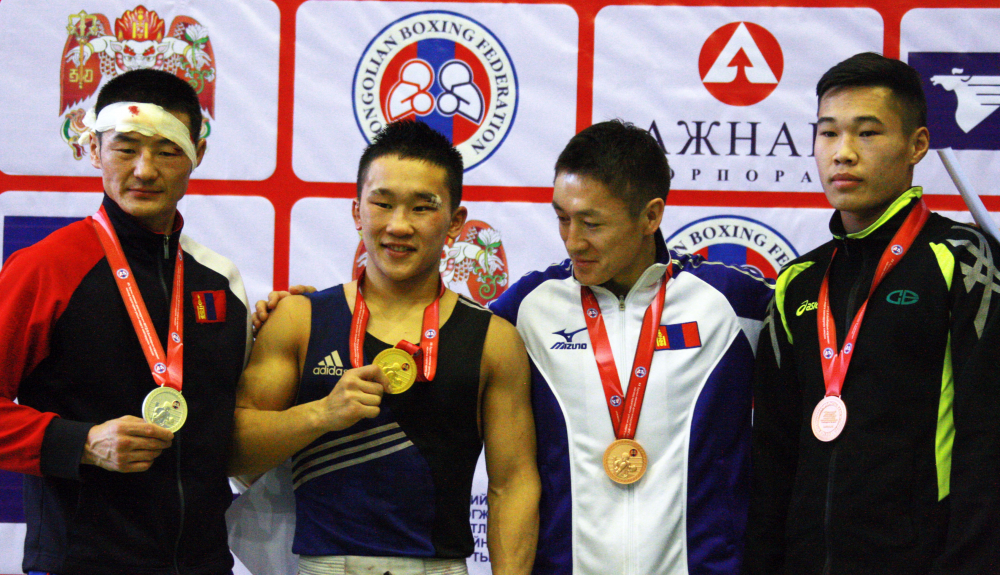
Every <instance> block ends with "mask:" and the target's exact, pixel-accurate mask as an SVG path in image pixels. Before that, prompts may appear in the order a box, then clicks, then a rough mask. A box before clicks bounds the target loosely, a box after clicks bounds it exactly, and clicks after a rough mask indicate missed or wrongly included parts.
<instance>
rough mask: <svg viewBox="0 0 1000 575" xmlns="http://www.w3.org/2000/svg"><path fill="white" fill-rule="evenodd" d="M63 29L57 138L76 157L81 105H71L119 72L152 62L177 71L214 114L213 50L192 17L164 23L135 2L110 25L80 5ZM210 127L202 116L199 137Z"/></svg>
mask: <svg viewBox="0 0 1000 575" xmlns="http://www.w3.org/2000/svg"><path fill="white" fill-rule="evenodd" d="M66 31H67V32H69V35H68V37H67V38H66V45H65V47H64V48H63V52H62V63H61V66H60V70H59V88H60V98H59V114H60V116H61V118H60V125H61V132H62V138H63V140H64V141H65V142H66V144H68V145H69V147H70V148H71V149H72V150H73V157H74V158H76V159H77V160H79V159H81V158H83V156H84V154H85V153H86V150H84V149H83V146H81V145H80V144H79V139H80V134H81V133H82V132H83V131H84V130H85V129H86V128H85V127H84V125H83V116H84V114H85V113H86V110H84V109H83V108H75V109H71V108H73V106H76V105H78V104H80V103H81V102H83V101H84V100H87V99H88V98H90V97H92V96H94V95H95V94H96V93H97V90H98V89H99V88H100V87H101V85H103V84H104V83H105V82H106V81H107V80H110V79H111V78H114V77H115V76H117V75H118V74H121V73H123V72H128V71H130V70H138V69H140V68H155V69H157V70H165V71H167V72H170V73H171V74H175V75H177V77H179V78H181V79H182V80H186V81H187V82H188V83H189V84H191V85H192V86H193V87H194V89H195V91H196V92H197V93H198V99H199V100H200V102H201V107H202V112H203V113H207V115H208V116H209V117H212V118H214V116H215V54H214V52H213V51H212V41H211V40H209V38H208V29H207V28H205V27H204V26H202V25H201V24H199V23H198V21H197V20H194V19H193V18H190V17H188V16H177V17H175V18H174V19H173V21H172V22H171V23H170V27H169V28H168V27H167V26H166V22H165V21H164V20H163V19H162V18H160V16H159V15H158V14H157V13H156V12H154V11H152V10H147V9H146V8H145V7H143V6H136V7H135V8H134V9H132V10H128V11H126V12H125V13H124V14H122V15H121V17H120V18H118V19H117V20H115V25H114V28H112V27H111V24H110V22H109V21H108V18H107V17H106V16H104V15H103V14H88V13H87V12H85V11H83V10H81V11H80V13H79V14H70V15H69V24H68V25H67V26H66ZM88 107H89V106H88ZM210 131H211V127H210V125H209V122H208V118H204V119H203V122H202V126H201V137H206V136H208V134H209V132H210Z"/></svg>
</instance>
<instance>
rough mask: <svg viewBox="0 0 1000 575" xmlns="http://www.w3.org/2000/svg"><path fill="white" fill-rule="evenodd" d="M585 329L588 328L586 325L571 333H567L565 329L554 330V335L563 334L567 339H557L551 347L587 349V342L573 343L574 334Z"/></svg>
mask: <svg viewBox="0 0 1000 575" xmlns="http://www.w3.org/2000/svg"><path fill="white" fill-rule="evenodd" d="M585 329H587V328H586V326H584V327H581V328H580V329H578V330H576V331H571V332H569V333H566V330H564V329H561V330H559V331H554V332H552V335H558V336H562V338H563V339H565V340H566V341H557V342H555V343H554V344H552V347H550V348H549V349H587V344H585V343H573V336H574V335H576V334H578V333H580V332H581V331H583V330H585Z"/></svg>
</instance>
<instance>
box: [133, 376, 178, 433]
mask: <svg viewBox="0 0 1000 575" xmlns="http://www.w3.org/2000/svg"><path fill="white" fill-rule="evenodd" d="M187 414H188V406H187V401H186V400H185V399H184V396H183V395H181V392H179V391H177V390H176V389H174V388H172V387H167V386H166V385H163V386H160V387H157V388H156V389H154V390H153V391H151V392H149V394H148V395H147V396H146V399H144V400H143V402H142V418H143V419H145V420H146V421H147V422H149V423H152V424H153V425H159V426H160V427H163V428H165V429H169V430H170V431H172V432H174V433H176V432H177V431H178V430H180V428H181V427H183V426H184V422H185V421H187Z"/></svg>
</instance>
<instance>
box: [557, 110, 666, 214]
mask: <svg viewBox="0 0 1000 575" xmlns="http://www.w3.org/2000/svg"><path fill="white" fill-rule="evenodd" d="M562 174H574V175H577V176H585V177H588V178H592V179H594V180H596V181H598V182H600V183H601V184H604V185H605V186H606V187H607V188H608V191H610V192H611V193H612V194H614V195H615V196H616V197H617V198H619V199H621V200H622V201H623V202H625V204H626V205H627V206H628V208H629V213H630V214H631V215H632V217H637V216H638V215H639V214H640V213H641V212H642V209H643V208H644V207H645V206H646V204H648V203H649V202H650V200H653V199H656V198H662V199H663V200H664V201H666V200H667V193H668V192H669V191H670V166H669V165H668V163H667V156H666V154H665V152H664V151H663V148H661V147H660V144H659V143H657V141H656V139H655V138H653V136H651V135H650V134H649V132H647V131H646V130H643V129H642V128H637V127H636V126H634V125H632V124H631V123H628V122H623V121H622V120H618V119H615V120H609V121H607V122H601V123H598V124H594V125H592V126H590V127H589V128H586V129H584V130H583V131H582V132H580V133H579V134H577V135H575V136H573V138H572V139H570V141H569V143H568V144H566V147H565V148H564V149H563V151H562V153H561V154H559V159H558V160H556V177H557V178H558V177H559V176H560V175H562Z"/></svg>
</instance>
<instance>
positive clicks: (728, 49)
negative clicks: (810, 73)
mask: <svg viewBox="0 0 1000 575" xmlns="http://www.w3.org/2000/svg"><path fill="white" fill-rule="evenodd" d="M784 67H785V59H784V56H783V55H782V53H781V45H779V44H778V40H776V39H775V37H774V35H773V34H771V33H770V32H768V31H767V29H766V28H764V27H763V26H759V25H757V24H754V23H753V22H731V23H729V24H726V25H725V26H723V27H721V28H719V29H718V30H716V31H715V32H712V34H711V35H710V36H709V37H708V39H707V40H705V43H704V44H703V45H702V47H701V54H700V55H699V56H698V73H699V75H700V76H701V81H702V83H704V85H705V89H707V90H708V92H709V93H710V94H712V95H713V96H715V98H716V99H717V100H719V101H720V102H722V103H724V104H729V105H730V106H752V105H754V104H756V103H758V102H760V101H762V100H763V99H764V98H767V97H768V96H770V95H771V92H773V91H774V89H775V88H777V87H778V82H780V81H781V74H782V72H783V71H784Z"/></svg>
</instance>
